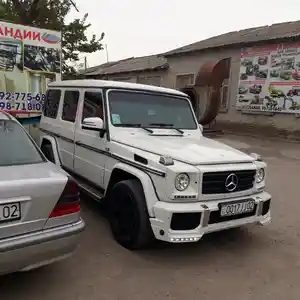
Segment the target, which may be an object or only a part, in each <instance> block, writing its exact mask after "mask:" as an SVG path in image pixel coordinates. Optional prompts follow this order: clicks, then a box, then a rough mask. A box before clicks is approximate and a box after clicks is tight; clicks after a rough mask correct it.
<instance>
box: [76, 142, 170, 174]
mask: <svg viewBox="0 0 300 300" xmlns="http://www.w3.org/2000/svg"><path fill="white" fill-rule="evenodd" d="M75 144H76V145H77V146H80V147H83V148H86V149H89V150H91V151H94V152H97V153H100V154H103V155H106V156H109V157H111V158H114V159H116V160H118V161H120V162H123V163H125V164H127V165H130V166H132V167H135V168H137V169H139V170H142V171H146V172H149V173H152V174H155V175H158V176H161V177H165V176H166V174H165V173H164V172H161V171H158V170H156V169H152V168H150V167H146V166H142V165H140V164H138V163H135V162H133V161H131V160H127V159H126V158H123V157H121V156H118V155H115V154H112V153H109V152H107V151H103V150H100V149H97V148H94V147H91V146H88V145H86V144H83V143H81V142H75Z"/></svg>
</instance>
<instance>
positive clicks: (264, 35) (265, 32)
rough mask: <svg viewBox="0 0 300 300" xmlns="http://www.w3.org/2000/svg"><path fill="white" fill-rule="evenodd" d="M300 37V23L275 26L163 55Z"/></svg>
mask: <svg viewBox="0 0 300 300" xmlns="http://www.w3.org/2000/svg"><path fill="white" fill-rule="evenodd" d="M297 36H300V21H294V22H285V23H278V24H273V25H270V26H261V27H254V28H249V29H243V30H239V31H233V32H228V33H225V34H221V35H218V36H214V37H212V38H209V39H206V40H202V41H199V42H196V43H193V44H190V45H187V46H183V47H180V48H177V49H174V50H171V51H168V52H166V53H163V54H162V55H165V56H171V55H176V54H180V53H186V52H193V51H199V50H204V49H208V48H215V47H222V46H229V45H234V44H248V43H249V44H250V43H253V42H259V41H269V40H276V39H284V38H289V37H297Z"/></svg>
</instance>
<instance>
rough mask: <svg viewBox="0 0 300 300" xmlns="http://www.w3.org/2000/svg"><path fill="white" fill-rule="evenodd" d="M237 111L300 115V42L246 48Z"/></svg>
mask: <svg viewBox="0 0 300 300" xmlns="http://www.w3.org/2000/svg"><path fill="white" fill-rule="evenodd" d="M239 76H240V78H239V86H238V95H237V105H236V107H237V109H238V110H251V111H268V112H281V113H294V114H295V113H300V43H297V44H296V43H295V44H276V45H269V46H266V47H253V48H244V49H242V52H241V65H240V74H239Z"/></svg>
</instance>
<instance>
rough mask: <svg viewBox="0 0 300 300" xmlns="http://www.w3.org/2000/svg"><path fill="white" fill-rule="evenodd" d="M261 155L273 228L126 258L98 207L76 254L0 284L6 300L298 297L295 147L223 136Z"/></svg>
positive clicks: (299, 156)
mask: <svg viewBox="0 0 300 300" xmlns="http://www.w3.org/2000/svg"><path fill="white" fill-rule="evenodd" d="M219 140H222V141H223V142H225V143H227V144H230V145H232V146H235V147H237V148H240V149H242V150H245V151H249V152H254V151H255V152H257V153H260V154H262V155H263V157H264V158H265V160H266V161H267V162H268V177H267V178H268V182H267V186H268V191H269V192H270V193H271V194H272V196H273V203H272V217H273V221H272V224H270V225H269V226H267V227H260V226H250V227H247V228H243V229H237V230H234V231H228V232H221V233H217V234H211V235H207V236H206V237H205V238H203V239H202V240H201V241H200V242H198V243H196V244H186V245H171V244H162V243H158V244H157V245H155V247H153V248H152V249H149V250H144V251H141V252H130V251H128V250H126V249H123V248H121V247H120V246H119V245H117V244H116V243H115V241H114V240H113V238H112V237H111V234H110V230H109V228H108V225H107V222H106V221H105V219H104V218H103V216H102V215H101V213H100V211H99V209H98V207H97V205H95V204H94V203H92V202H91V201H88V200H86V201H84V202H85V203H84V208H83V217H84V219H85V221H86V223H87V229H86V231H85V233H84V236H83V238H82V243H81V245H80V247H79V249H78V251H77V252H76V254H75V255H74V256H73V257H71V258H70V259H67V260H65V261H63V262H60V263H57V264H54V265H52V266H49V267H46V268H44V269H40V270H36V271H31V272H29V273H18V274H12V275H9V276H4V277H0V297H1V299H5V300H15V299H18V300H27V299H30V300H40V299H43V300H54V299H59V300H61V299H65V300H75V299H76V300H79V299H80V300H81V299H84V300H94V299H96V300H98V299H99V300H112V299H120V300H127V299H130V300H135V299H138V300H142V299H145V300H146V299H147V300H150V299H151V300H152V299H174V300H175V299H188V300H196V299H201V300H205V299H210V300H214V299H222V300H234V299H236V300H246V299H247V300H252V299H253V300H269V299H272V300H290V299H297V300H298V299H299V295H300V284H299V279H300V239H299V233H300V221H299V216H300V203H299V202H300V198H299V195H300V184H299V179H300V144H296V143H288V142H278V141H276V142H275V141H265V140H262V139H254V138H248V137H244V138H242V137H234V136H226V137H225V136H223V137H222V138H220V139H219Z"/></svg>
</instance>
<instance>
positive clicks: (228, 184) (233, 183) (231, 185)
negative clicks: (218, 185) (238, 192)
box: [225, 173, 239, 192]
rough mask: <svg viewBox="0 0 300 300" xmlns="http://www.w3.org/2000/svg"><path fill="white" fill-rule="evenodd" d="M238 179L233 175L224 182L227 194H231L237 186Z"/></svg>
mask: <svg viewBox="0 0 300 300" xmlns="http://www.w3.org/2000/svg"><path fill="white" fill-rule="evenodd" d="M238 181H239V180H238V177H237V176H236V175H235V174H233V173H232V174H229V175H228V176H227V178H226V180H225V188H226V190H227V191H228V192H233V191H234V190H235V189H236V188H237V186H238Z"/></svg>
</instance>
